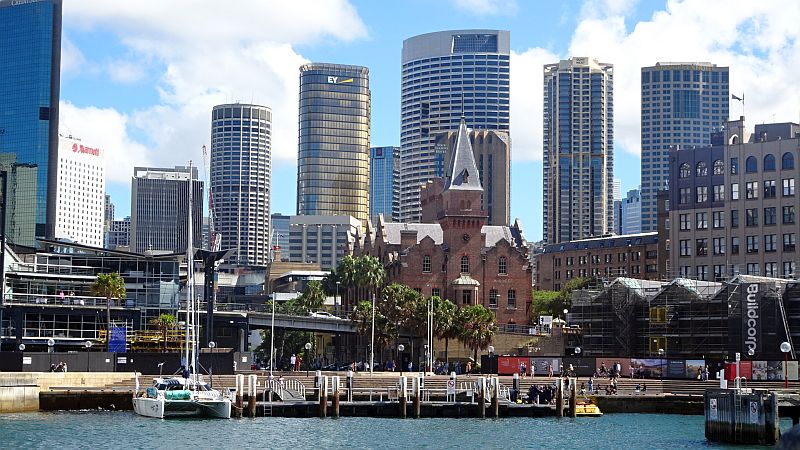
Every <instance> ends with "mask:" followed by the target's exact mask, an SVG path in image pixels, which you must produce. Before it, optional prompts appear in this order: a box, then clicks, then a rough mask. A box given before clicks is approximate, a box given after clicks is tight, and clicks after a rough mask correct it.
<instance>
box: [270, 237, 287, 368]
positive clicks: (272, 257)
mask: <svg viewBox="0 0 800 450" xmlns="http://www.w3.org/2000/svg"><path fill="white" fill-rule="evenodd" d="M280 236H283V235H282V234H280V233H278V232H277V231H276V232H275V245H274V246H272V251H271V252H270V260H269V274H268V275H267V279H268V280H269V279H270V277H271V276H272V264H274V263H275V249H276V247H278V237H280ZM270 291H272V323H271V325H270V331H269V376H270V379H271V378H272V370H273V368H274V367H275V289H272V282H271V281H270Z"/></svg>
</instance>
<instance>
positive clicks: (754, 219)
mask: <svg viewBox="0 0 800 450" xmlns="http://www.w3.org/2000/svg"><path fill="white" fill-rule="evenodd" d="M744 213H745V224H746V225H747V226H748V227H755V226H758V208H749V209H746V210H744Z"/></svg>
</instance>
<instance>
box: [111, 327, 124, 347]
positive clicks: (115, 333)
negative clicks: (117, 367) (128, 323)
mask: <svg viewBox="0 0 800 450" xmlns="http://www.w3.org/2000/svg"><path fill="white" fill-rule="evenodd" d="M126 331H127V330H126V328H125V327H111V339H109V340H108V351H109V352H111V353H125V350H126V348H125V347H126V345H125V344H126V337H125V333H126Z"/></svg>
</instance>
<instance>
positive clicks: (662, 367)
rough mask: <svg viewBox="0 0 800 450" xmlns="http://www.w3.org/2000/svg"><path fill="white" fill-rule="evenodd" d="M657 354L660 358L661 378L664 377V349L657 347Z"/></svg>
mask: <svg viewBox="0 0 800 450" xmlns="http://www.w3.org/2000/svg"><path fill="white" fill-rule="evenodd" d="M658 356H659V358H661V379H662V380H663V379H664V349H663V348H660V349H658Z"/></svg>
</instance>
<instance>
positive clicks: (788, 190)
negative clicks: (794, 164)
mask: <svg viewBox="0 0 800 450" xmlns="http://www.w3.org/2000/svg"><path fill="white" fill-rule="evenodd" d="M783 196H784V197H792V196H794V178H784V180H783Z"/></svg>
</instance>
